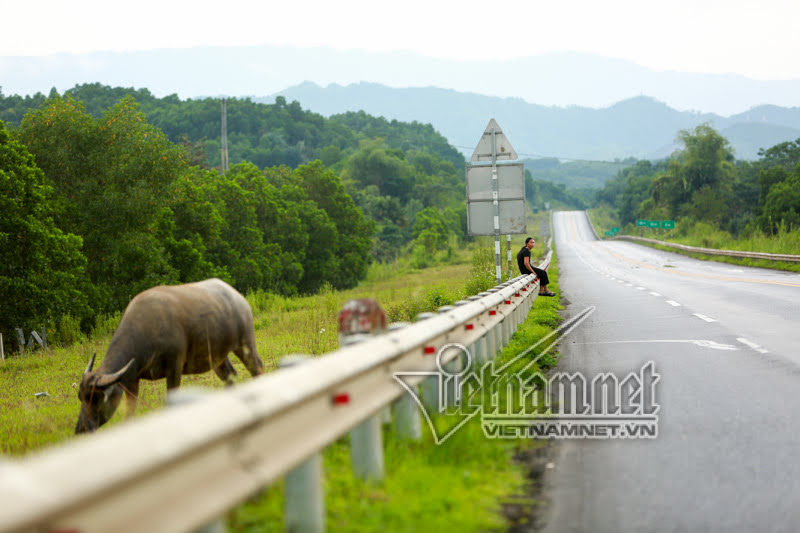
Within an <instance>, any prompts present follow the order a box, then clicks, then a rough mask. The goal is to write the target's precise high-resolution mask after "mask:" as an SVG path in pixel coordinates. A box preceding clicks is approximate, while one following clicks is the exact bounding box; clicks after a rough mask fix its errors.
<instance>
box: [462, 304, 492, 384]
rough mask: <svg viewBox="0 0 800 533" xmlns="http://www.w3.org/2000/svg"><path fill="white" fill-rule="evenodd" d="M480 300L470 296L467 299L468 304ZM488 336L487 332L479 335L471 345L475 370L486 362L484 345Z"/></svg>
mask: <svg viewBox="0 0 800 533" xmlns="http://www.w3.org/2000/svg"><path fill="white" fill-rule="evenodd" d="M480 299H481V297H480V296H470V297H469V298H467V300H468V301H470V302H474V301H476V300H480ZM488 335H489V332H488V331H487V332H486V333H484V334H483V335H481V337H480V338H479V339H478V340H477V341H475V344H473V349H474V352H473V355H474V362H473V366H474V368H475V369H480V368H481V367H482V366H483V364H484V363H485V362H486V361H487V356H486V345H487V337H488Z"/></svg>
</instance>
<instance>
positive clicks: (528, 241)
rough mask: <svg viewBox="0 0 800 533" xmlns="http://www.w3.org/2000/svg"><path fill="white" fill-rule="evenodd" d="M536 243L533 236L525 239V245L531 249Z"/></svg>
mask: <svg viewBox="0 0 800 533" xmlns="http://www.w3.org/2000/svg"><path fill="white" fill-rule="evenodd" d="M534 244H536V241H535V240H533V237H528V238H527V239H525V246H527V247H528V249H529V250H530V249H531V248H533V245H534Z"/></svg>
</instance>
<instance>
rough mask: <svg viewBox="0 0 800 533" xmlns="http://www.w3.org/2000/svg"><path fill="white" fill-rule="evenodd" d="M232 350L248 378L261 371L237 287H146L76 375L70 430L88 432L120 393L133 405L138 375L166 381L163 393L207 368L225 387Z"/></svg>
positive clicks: (217, 283)
mask: <svg viewBox="0 0 800 533" xmlns="http://www.w3.org/2000/svg"><path fill="white" fill-rule="evenodd" d="M231 351H233V353H235V354H236V356H237V357H238V358H239V359H240V360H241V361H242V363H244V366H245V367H247V370H248V371H249V372H250V374H252V375H253V376H257V375H258V374H261V373H262V371H263V365H262V363H261V359H259V358H258V354H257V353H256V345H255V333H254V331H253V312H252V311H251V309H250V305H249V304H248V303H247V300H245V299H244V297H243V296H242V295H241V294H239V293H238V292H237V291H236V289H234V288H233V287H231V286H230V285H228V284H227V283H225V282H224V281H222V280H219V279H208V280H205V281H198V282H197V283H187V284H185V285H175V286H161V287H153V288H152V289H148V290H146V291H144V292H141V293H139V294H138V295H136V296H135V297H134V298H133V300H131V302H130V303H129V304H128V307H127V309H125V313H124V314H123V315H122V320H120V323H119V326H118V327H117V330H116V331H115V332H114V336H113V337H112V338H111V344H110V345H109V347H108V351H107V352H106V357H105V359H104V360H103V362H102V364H101V365H100V366H99V367H98V368H97V370H94V371H92V367H93V366H94V359H95V356H94V355H92V357H91V360H90V361H89V365H88V366H87V367H86V370H85V372H84V374H83V379H82V380H81V385H80V389H79V390H78V398H79V399H80V401H81V413H80V416H79V417H78V425H77V427H76V428H75V432H76V433H84V432H86V431H94V430H96V429H97V428H99V427H100V426H102V425H103V424H105V423H106V422H107V421H108V419H109V418H111V416H112V415H113V414H114V411H115V410H116V409H117V406H118V405H119V403H120V400H121V399H122V394H123V392H124V393H126V396H127V404H128V413H129V414H131V413H133V411H134V410H135V409H136V398H137V396H138V392H139V380H140V379H150V380H155V379H161V378H167V390H169V389H174V388H176V387H179V386H180V384H181V376H182V375H183V374H200V373H203V372H207V371H209V370H211V369H214V372H216V374H217V376H219V378H220V379H222V380H223V381H225V382H226V383H228V384H231V383H232V380H231V376H232V375H235V373H236V371H235V370H234V368H233V365H232V364H231V362H230V360H229V359H228V354H229V353H230V352H231Z"/></svg>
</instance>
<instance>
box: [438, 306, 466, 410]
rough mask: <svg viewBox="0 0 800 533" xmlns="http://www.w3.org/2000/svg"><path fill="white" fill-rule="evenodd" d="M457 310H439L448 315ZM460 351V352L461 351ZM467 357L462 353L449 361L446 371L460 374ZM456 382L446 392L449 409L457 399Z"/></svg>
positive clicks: (445, 366)
mask: <svg viewBox="0 0 800 533" xmlns="http://www.w3.org/2000/svg"><path fill="white" fill-rule="evenodd" d="M453 309H455V306H452V305H444V306H442V307H440V308H439V309H438V311H439V313H447V312H449V311H452V310H453ZM467 349H469V347H467ZM459 351H460V350H459ZM436 357H439V354H436ZM465 357H466V355H465V354H464V353H463V352H461V353H460V354H459V356H458V357H455V358H453V359H452V360H451V361H448V362H447V363H445V364H444V368H445V370H447V372H449V373H450V374H458V373H459V372H461V370H462V369H463V368H464V358H465ZM455 383H456V381H455V380H452V379H451V380H449V381H448V382H447V390H446V391H445V394H446V396H445V399H446V400H447V401H446V402H445V404H446V406H447V407H452V406H454V405H455V399H456V388H455Z"/></svg>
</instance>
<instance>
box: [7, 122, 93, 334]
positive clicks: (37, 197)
mask: <svg viewBox="0 0 800 533" xmlns="http://www.w3.org/2000/svg"><path fill="white" fill-rule="evenodd" d="M52 193H53V191H52V188H51V187H50V186H49V185H48V184H47V181H46V179H45V176H44V174H43V172H42V171H41V170H40V169H39V168H38V167H36V164H35V162H34V159H33V156H32V155H31V154H30V152H28V150H26V149H25V147H24V146H23V145H22V144H21V143H19V142H18V141H15V140H12V139H11V138H10V136H9V134H8V132H7V131H6V129H5V125H4V124H3V123H2V122H0V213H2V217H0V294H2V295H3V302H2V305H0V331H5V332H7V333H10V332H11V331H13V329H12V328H14V327H21V328H23V329H25V330H30V329H32V328H37V329H39V328H41V327H42V326H45V325H47V323H48V322H51V323H53V322H56V321H58V319H59V318H61V317H62V316H65V315H71V316H73V317H75V318H79V319H86V318H87V317H89V316H90V315H91V309H90V308H89V305H88V298H87V296H86V293H85V290H84V289H85V287H86V281H87V280H86V258H85V257H84V256H83V255H82V254H81V252H80V249H81V244H82V243H81V239H80V237H78V236H76V235H73V234H69V233H64V232H62V231H61V230H60V229H59V228H57V227H56V225H55V222H54V220H53V204H52ZM7 338H8V337H7Z"/></svg>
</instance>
